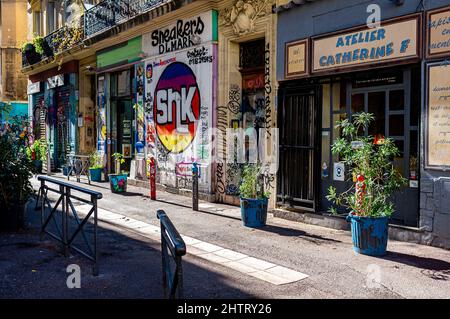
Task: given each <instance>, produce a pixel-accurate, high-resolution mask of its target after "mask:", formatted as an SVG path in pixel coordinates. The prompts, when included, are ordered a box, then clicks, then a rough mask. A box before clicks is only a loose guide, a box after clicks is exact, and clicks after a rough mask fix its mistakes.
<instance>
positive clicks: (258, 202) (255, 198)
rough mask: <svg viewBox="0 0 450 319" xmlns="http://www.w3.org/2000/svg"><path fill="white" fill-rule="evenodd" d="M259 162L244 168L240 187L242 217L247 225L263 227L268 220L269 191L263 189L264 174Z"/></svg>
mask: <svg viewBox="0 0 450 319" xmlns="http://www.w3.org/2000/svg"><path fill="white" fill-rule="evenodd" d="M261 173H262V171H261V167H260V166H259V165H257V164H248V165H247V166H246V167H245V168H244V172H243V175H242V182H241V185H240V187H239V191H240V204H241V217H242V222H243V224H244V226H246V227H252V228H257V227H263V226H265V225H266V221H267V207H268V204H269V196H270V194H269V193H267V192H266V193H264V190H263V188H264V187H263V175H262V174H261Z"/></svg>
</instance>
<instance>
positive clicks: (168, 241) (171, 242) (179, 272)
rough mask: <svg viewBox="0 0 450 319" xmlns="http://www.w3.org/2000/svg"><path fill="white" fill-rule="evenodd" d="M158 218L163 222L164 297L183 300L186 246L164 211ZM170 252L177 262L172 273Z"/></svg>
mask: <svg viewBox="0 0 450 319" xmlns="http://www.w3.org/2000/svg"><path fill="white" fill-rule="evenodd" d="M156 216H157V217H158V219H159V220H160V222H161V261H162V273H163V289H164V297H165V298H167V297H168V298H169V299H175V297H176V296H177V295H178V298H180V299H181V298H183V267H182V256H184V255H185V254H186V244H185V243H184V240H183V238H181V235H180V234H179V233H178V231H177V229H176V228H175V226H174V225H173V223H172V221H171V220H170V218H169V217H168V216H167V214H166V213H165V212H164V211H163V210H158V211H157V213H156ZM169 251H170V255H171V257H172V259H173V261H174V262H175V271H174V272H172V269H171V267H170V262H169ZM168 290H169V293H168Z"/></svg>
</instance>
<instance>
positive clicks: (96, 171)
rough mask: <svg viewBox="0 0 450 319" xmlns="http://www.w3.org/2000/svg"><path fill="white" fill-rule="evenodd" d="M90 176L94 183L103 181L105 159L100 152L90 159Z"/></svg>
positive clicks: (93, 154)
mask: <svg viewBox="0 0 450 319" xmlns="http://www.w3.org/2000/svg"><path fill="white" fill-rule="evenodd" d="M89 162H90V166H89V176H90V178H91V181H93V182H101V181H102V170H103V158H102V157H101V156H100V155H99V154H98V152H93V153H92V154H91V156H90V159H89Z"/></svg>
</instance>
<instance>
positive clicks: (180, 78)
mask: <svg viewBox="0 0 450 319" xmlns="http://www.w3.org/2000/svg"><path fill="white" fill-rule="evenodd" d="M154 96H155V99H154V107H153V110H154V118H155V123H156V132H157V133H158V138H159V140H160V141H161V143H162V145H163V146H164V147H165V148H166V149H167V150H168V151H169V152H172V153H175V154H178V153H182V152H183V151H185V150H186V149H187V148H188V147H189V145H190V144H191V143H192V141H193V140H194V138H195V123H196V121H197V120H198V118H199V114H200V91H199V89H198V85H197V80H196V78H195V75H194V73H193V72H192V70H191V69H190V68H189V66H187V65H186V64H184V63H181V62H174V63H172V64H170V65H169V66H167V67H166V69H165V70H164V72H163V73H162V74H161V76H160V78H159V80H158V84H157V85H156V89H155V92H154Z"/></svg>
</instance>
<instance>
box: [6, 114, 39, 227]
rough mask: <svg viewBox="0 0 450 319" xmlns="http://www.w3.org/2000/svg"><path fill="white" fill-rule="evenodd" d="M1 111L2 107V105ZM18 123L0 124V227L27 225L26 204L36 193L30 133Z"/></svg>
mask: <svg viewBox="0 0 450 319" xmlns="http://www.w3.org/2000/svg"><path fill="white" fill-rule="evenodd" d="M0 111H2V110H1V107H0ZM21 127H22V126H21V125H19V124H2V125H0V207H1V209H0V229H2V230H17V229H19V228H22V227H23V226H24V208H25V204H26V202H27V201H28V200H29V199H30V197H31V195H32V194H33V192H34V191H33V187H32V186H31V183H30V180H29V179H30V178H31V177H32V171H33V163H32V162H31V161H30V160H29V159H28V156H27V154H26V148H27V144H28V134H27V132H26V131H24V130H23V129H22V128H21Z"/></svg>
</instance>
